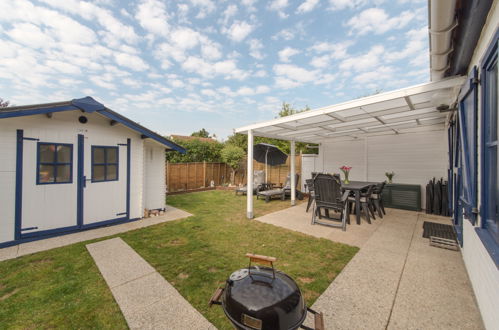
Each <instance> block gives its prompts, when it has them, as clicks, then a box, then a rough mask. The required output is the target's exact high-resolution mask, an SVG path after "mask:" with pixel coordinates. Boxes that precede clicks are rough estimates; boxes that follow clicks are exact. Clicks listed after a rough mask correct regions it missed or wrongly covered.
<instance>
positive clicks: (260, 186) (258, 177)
mask: <svg viewBox="0 0 499 330" xmlns="http://www.w3.org/2000/svg"><path fill="white" fill-rule="evenodd" d="M266 188H267V184H266V183H265V171H255V172H254V173H253V195H254V194H257V193H258V192H259V191H261V190H265V189H266ZM247 191H248V186H247V185H244V186H242V187H239V188H237V189H236V195H237V194H238V193H241V194H242V195H246V193H247Z"/></svg>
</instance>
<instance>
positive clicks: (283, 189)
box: [256, 173, 303, 203]
mask: <svg viewBox="0 0 499 330" xmlns="http://www.w3.org/2000/svg"><path fill="white" fill-rule="evenodd" d="M295 175H296V176H295V188H297V187H298V180H299V179H300V175H299V174H298V173H296V174H295ZM290 196H291V177H290V175H289V174H288V176H287V177H286V181H285V182H284V184H283V185H282V186H272V188H271V189H269V190H264V191H259V192H257V194H256V199H259V197H263V198H265V202H266V203H268V202H270V200H271V199H272V198H273V197H279V198H280V199H281V200H285V199H286V197H290ZM296 198H298V199H299V200H302V199H303V193H302V192H301V191H299V190H298V189H296Z"/></svg>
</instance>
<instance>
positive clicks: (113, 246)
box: [87, 237, 216, 329]
mask: <svg viewBox="0 0 499 330" xmlns="http://www.w3.org/2000/svg"><path fill="white" fill-rule="evenodd" d="M87 249H88V251H89V253H90V255H91V256H92V257H93V258H94V261H95V263H96V265H97V267H98V268H99V271H100V272H101V274H102V276H103V277H104V280H105V281H106V283H107V284H108V286H109V287H110V288H111V292H112V294H113V296H114V299H115V300H116V302H117V303H118V305H119V307H120V309H121V311H122V313H123V316H124V317H125V320H126V321H127V323H128V326H129V328H130V329H216V328H215V327H214V326H213V325H212V324H211V323H210V322H208V320H206V319H205V318H204V317H203V315H201V314H200V313H199V312H198V311H197V310H196V309H194V308H193V307H192V306H191V305H190V304H189V303H188V302H187V301H186V300H185V299H184V298H183V297H182V296H181V295H180V294H179V293H178V291H177V290H175V288H174V287H173V286H172V285H171V284H170V283H168V282H167V281H166V280H165V279H164V278H163V277H162V276H161V275H160V274H159V273H158V272H157V271H156V270H155V269H154V268H153V267H152V266H151V265H149V263H147V262H146V261H145V260H144V259H143V258H142V257H141V256H140V255H138V254H137V253H136V252H135V251H134V250H133V249H132V248H131V247H130V246H129V245H128V244H126V243H125V242H124V241H123V240H122V239H121V238H119V237H116V238H112V239H108V240H105V241H101V242H97V243H92V244H88V245H87Z"/></svg>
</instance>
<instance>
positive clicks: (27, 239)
mask: <svg viewBox="0 0 499 330" xmlns="http://www.w3.org/2000/svg"><path fill="white" fill-rule="evenodd" d="M122 219H124V220H122ZM137 220H140V218H134V219H126V218H117V219H112V220H107V221H100V222H96V223H95V224H89V225H86V226H85V227H82V228H78V226H72V227H66V228H64V229H67V230H64V231H57V229H56V230H52V232H50V233H47V232H48V231H44V232H45V235H43V236H30V237H25V236H24V237H22V238H19V239H16V240H14V241H8V242H2V243H0V249H1V248H5V247H9V246H13V245H18V244H22V243H28V242H33V241H39V240H42V239H46V238H50V237H57V236H64V235H68V234H72V233H75V232H82V231H85V230H89V229H95V228H97V227H106V226H111V225H119V224H122V223H127V222H133V221H137ZM38 233H41V232H37V234H38Z"/></svg>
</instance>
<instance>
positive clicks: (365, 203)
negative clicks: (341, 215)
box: [348, 185, 376, 223]
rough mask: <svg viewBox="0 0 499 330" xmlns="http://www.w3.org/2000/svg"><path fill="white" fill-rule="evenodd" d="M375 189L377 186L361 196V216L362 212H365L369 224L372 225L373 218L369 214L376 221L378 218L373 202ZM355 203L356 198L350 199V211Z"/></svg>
mask: <svg viewBox="0 0 499 330" xmlns="http://www.w3.org/2000/svg"><path fill="white" fill-rule="evenodd" d="M374 187H376V185H371V186H369V188H367V191H366V192H362V193H361V195H360V212H361V214H362V212H364V215H365V216H366V219H367V222H368V223H371V217H370V216H369V214H371V216H372V218H373V219H376V217H375V216H374V208H373V206H372V201H371V197H372V193H373V190H374ZM354 203H355V197H352V196H350V197H348V204H349V207H348V208H349V209H350V207H351V205H352V204H354Z"/></svg>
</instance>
